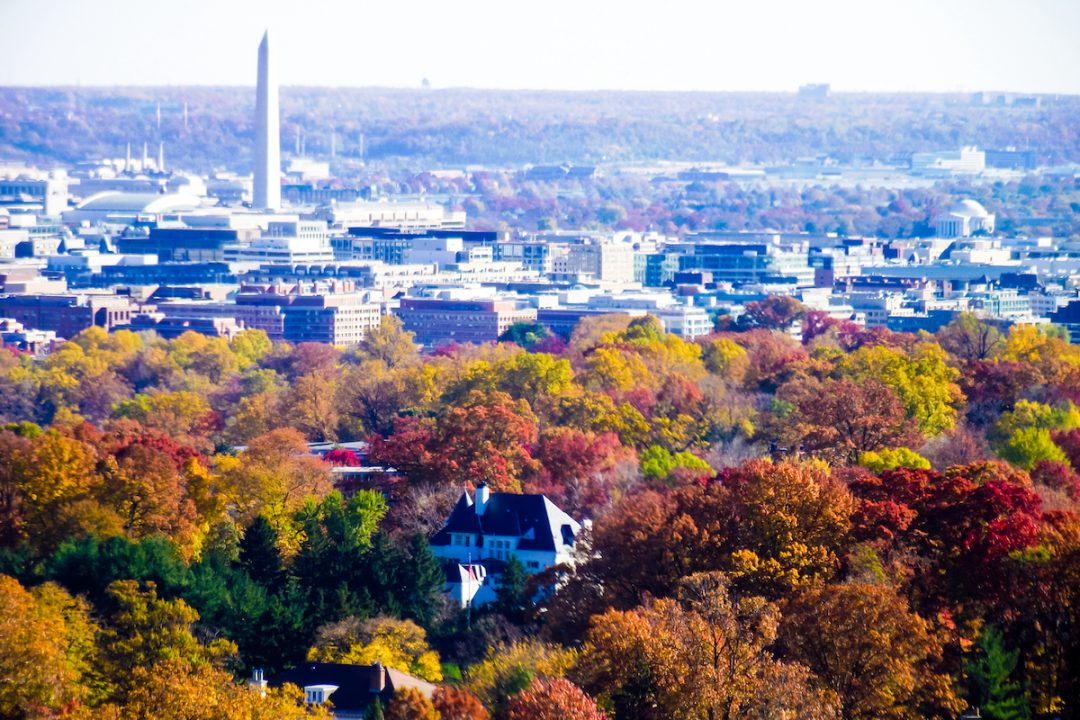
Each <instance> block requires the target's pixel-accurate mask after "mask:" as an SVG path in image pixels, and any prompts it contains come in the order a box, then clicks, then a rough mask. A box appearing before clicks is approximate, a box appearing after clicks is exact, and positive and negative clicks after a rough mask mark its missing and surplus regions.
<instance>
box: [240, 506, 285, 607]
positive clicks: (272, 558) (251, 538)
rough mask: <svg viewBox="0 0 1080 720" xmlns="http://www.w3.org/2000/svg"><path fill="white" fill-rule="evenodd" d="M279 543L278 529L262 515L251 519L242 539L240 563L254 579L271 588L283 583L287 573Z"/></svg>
mask: <svg viewBox="0 0 1080 720" xmlns="http://www.w3.org/2000/svg"><path fill="white" fill-rule="evenodd" d="M277 543H278V534H277V531H276V530H274V528H273V527H272V526H271V525H270V522H269V521H268V520H267V519H266V518H264V517H262V516H261V515H260V516H259V517H257V518H255V519H254V520H252V521H251V524H250V525H248V528H247V531H246V532H244V538H243V539H242V540H241V541H240V564H241V565H242V566H243V567H244V569H245V570H247V573H248V575H250V576H251V579H252V580H254V581H255V582H257V583H259V584H260V585H262V586H263V587H266V588H269V589H271V590H273V589H275V588H277V587H278V586H279V585H280V584H281V582H282V580H283V579H284V575H285V564H284V563H283V562H282V559H281V551H280V550H279V549H278V544H277Z"/></svg>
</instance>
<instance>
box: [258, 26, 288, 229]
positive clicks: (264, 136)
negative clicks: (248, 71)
mask: <svg viewBox="0 0 1080 720" xmlns="http://www.w3.org/2000/svg"><path fill="white" fill-rule="evenodd" d="M275 70H276V66H275V64H274V62H273V60H272V59H271V57H270V31H269V30H267V31H266V34H264V35H263V39H262V42H261V43H259V81H258V86H257V87H256V90H255V178H254V187H253V188H252V201H253V202H252V205H253V206H255V207H256V208H259V209H265V210H278V209H280V208H281V131H280V128H279V123H280V118H279V113H278V86H277V76H276V73H275V72H274V71H275Z"/></svg>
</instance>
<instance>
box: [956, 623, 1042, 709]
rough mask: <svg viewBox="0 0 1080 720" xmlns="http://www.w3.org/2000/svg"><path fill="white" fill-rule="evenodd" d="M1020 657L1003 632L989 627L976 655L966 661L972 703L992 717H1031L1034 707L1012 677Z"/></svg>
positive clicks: (982, 637) (980, 640)
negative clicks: (1012, 648)
mask: <svg viewBox="0 0 1080 720" xmlns="http://www.w3.org/2000/svg"><path fill="white" fill-rule="evenodd" d="M1019 658H1020V652H1019V651H1018V650H1013V651H1009V650H1006V648H1005V639H1004V638H1003V637H1002V635H1001V632H1000V631H999V630H997V629H996V628H994V627H992V626H987V627H986V628H985V629H984V630H983V631H982V633H981V634H980V635H979V642H978V646H977V648H976V650H975V655H974V657H972V658H970V659H969V660H968V661H967V664H966V665H967V666H966V670H967V676H968V684H969V691H970V693H969V697H970V703H971V705H972V706H973V707H977V708H979V710H980V711H981V712H982V715H983V717H986V718H989V719H990V720H1028V718H1030V717H1031V707H1030V706H1029V704H1028V699H1027V697H1026V695H1025V694H1024V692H1023V689H1022V688H1021V687H1020V684H1019V683H1017V682H1013V681H1011V680H1010V679H1009V676H1010V675H1012V673H1013V671H1014V670H1016V665H1017V662H1018V660H1019Z"/></svg>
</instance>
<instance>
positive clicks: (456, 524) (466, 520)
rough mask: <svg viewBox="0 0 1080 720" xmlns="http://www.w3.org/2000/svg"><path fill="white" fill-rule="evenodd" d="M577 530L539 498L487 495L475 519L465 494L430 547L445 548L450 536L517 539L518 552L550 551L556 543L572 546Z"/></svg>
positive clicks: (570, 522) (473, 511) (560, 511)
mask: <svg viewBox="0 0 1080 720" xmlns="http://www.w3.org/2000/svg"><path fill="white" fill-rule="evenodd" d="M577 529H578V524H577V523H576V522H575V521H574V520H573V519H572V518H571V517H570V516H569V515H567V514H566V513H564V512H563V511H562V510H560V509H559V508H557V507H555V505H554V504H553V503H552V502H551V501H550V500H548V499H547V498H546V497H544V496H543V495H518V494H516V493H491V495H490V497H489V498H488V501H487V504H486V505H485V506H484V514H483V515H477V513H476V508H475V506H474V505H473V502H472V500H471V499H470V498H469V494H468V493H462V495H461V497H460V498H459V499H458V501H457V504H456V505H455V506H454V509H453V511H452V512H451V513H450V517H449V518H448V519H447V521H446V525H444V526H443V528H442V529H441V530H440V531H439V532H437V533H436V534H435V536H434V537H432V538H431V544H432V545H449V544H450V534H451V533H461V534H480V535H481V536H484V535H499V536H506V537H519V538H521V539H520V540H519V541H518V545H517V549H518V550H547V551H553V550H555V549H556V542H558V543H559V544H560V545H561V544H564V543H565V544H570V543H572V542H573V538H574V535H575V534H576V533H577ZM482 542H483V538H481V543H482Z"/></svg>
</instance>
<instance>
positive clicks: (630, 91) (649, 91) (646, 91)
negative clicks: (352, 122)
mask: <svg viewBox="0 0 1080 720" xmlns="http://www.w3.org/2000/svg"><path fill="white" fill-rule="evenodd" d="M804 84H806V85H815V84H819V83H804ZM821 84H828V83H821ZM279 87H280V88H281V89H282V90H289V89H294V90H295V89H300V90H376V91H378V90H395V91H398V90H404V91H411V92H418V93H419V92H454V91H471V92H494V93H530V92H537V93H566V94H587V93H613V94H627V95H634V94H636V95H658V94H673V95H798V92H799V88H798V87H795V88H792V89H790V90H692V89H689V90H687V89H661V88H614V87H597V88H561V87H481V86H474V85H450V86H446V87H442V86H431V87H420V86H413V85H317V84H284V83H281V84H279ZM189 88H190V89H199V90H250V91H251V92H252V93H254V92H255V83H251V84H250V85H232V84H229V85H208V84H203V83H184V84H172V85H164V84H158V85H134V84H132V85H74V84H62V83H55V84H38V85H30V84H21V83H11V84H0V90H9V89H19V90H184V89H189ZM976 93H986V94H988V95H991V96H993V95H1019V96H1037V97H1080V91H1077V92H1043V91H1034V90H1005V89H1000V88H992V89H985V88H984V89H978V90H848V89H837V88H835V87H830V90H829V94H830V96H831V95H938V96H956V97H968V96H971V95H974V94H976Z"/></svg>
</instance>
